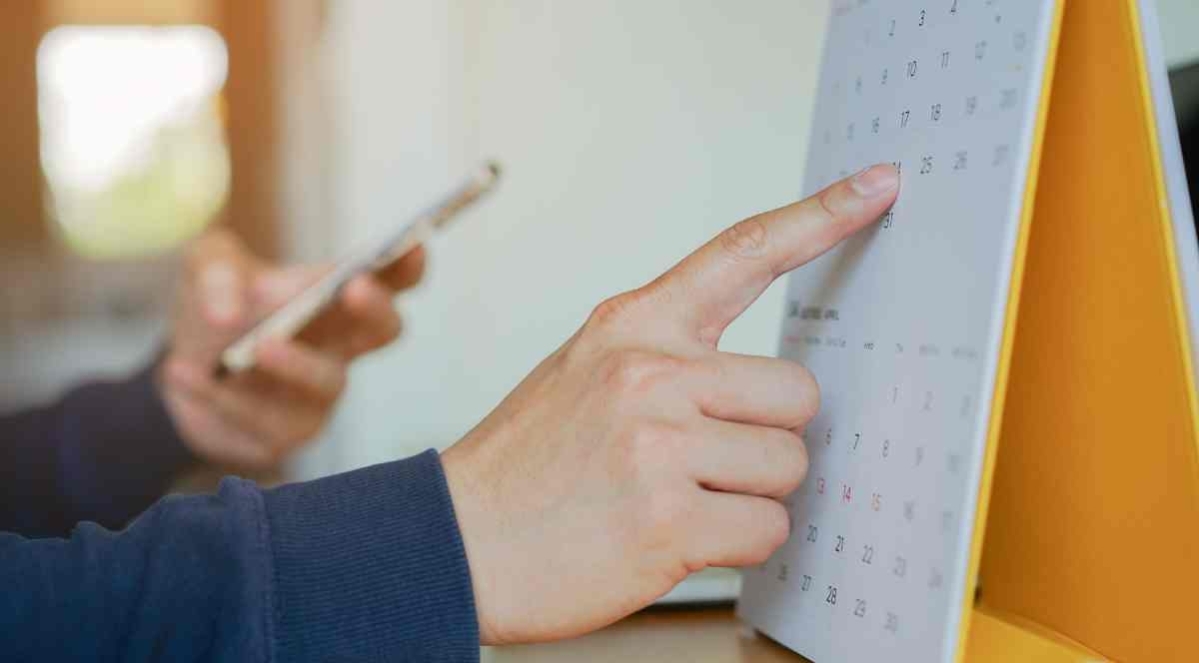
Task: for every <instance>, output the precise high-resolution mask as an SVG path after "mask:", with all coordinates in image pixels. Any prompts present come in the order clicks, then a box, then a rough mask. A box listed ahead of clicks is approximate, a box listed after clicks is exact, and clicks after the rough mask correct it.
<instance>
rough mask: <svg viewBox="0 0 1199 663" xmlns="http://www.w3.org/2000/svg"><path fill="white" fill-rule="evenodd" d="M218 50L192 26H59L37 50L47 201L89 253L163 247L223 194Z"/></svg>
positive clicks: (222, 73) (66, 232)
mask: <svg viewBox="0 0 1199 663" xmlns="http://www.w3.org/2000/svg"><path fill="white" fill-rule="evenodd" d="M227 74H228V51H227V49H226V47H225V42H224V40H223V39H222V38H221V36H220V35H219V34H218V33H217V32H215V31H214V30H212V29H210V28H207V27H202V26H172V27H134V26H130V27H109V26H100V27H92V26H64V27H60V28H56V29H55V30H53V31H51V32H50V33H48V34H47V35H46V36H45V38H44V39H43V40H42V44H41V46H40V48H39V50H38V102H39V115H40V123H41V151H42V168H43V171H44V173H45V177H46V183H47V189H48V191H47V194H48V196H47V197H48V202H49V205H48V208H49V209H50V210H51V217H52V218H53V220H54V222H55V223H56V225H57V227H58V228H59V230H60V231H61V235H62V236H63V238H64V239H65V240H66V241H67V243H68V244H69V245H70V246H71V247H72V248H74V249H75V250H77V251H78V252H80V253H82V254H84V255H86V256H89V257H93V258H124V257H132V256H139V255H147V254H152V253H156V252H160V251H164V250H169V249H170V248H173V247H175V246H177V245H178V244H179V243H180V242H182V241H184V240H185V239H187V238H188V237H191V236H192V235H194V234H196V233H197V232H199V231H200V230H201V229H202V228H203V227H204V226H205V225H207V224H208V223H209V222H210V221H211V220H212V219H213V217H214V216H215V215H216V214H217V213H219V211H220V209H221V207H222V206H223V205H224V203H225V200H226V198H227V196H228V194H229V179H230V165H229V151H228V146H227V144H226V140H225V131H224V125H223V120H222V105H221V90H222V88H223V87H224V85H225V79H226V76H227Z"/></svg>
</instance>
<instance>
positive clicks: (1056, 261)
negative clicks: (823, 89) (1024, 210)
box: [968, 0, 1199, 662]
mask: <svg viewBox="0 0 1199 663" xmlns="http://www.w3.org/2000/svg"><path fill="white" fill-rule="evenodd" d="M1056 69H1057V71H1056V75H1055V76H1054V78H1053V85H1052V93H1051V95H1049V96H1048V98H1047V99H1048V103H1049V109H1048V113H1049V115H1048V121H1047V124H1046V127H1045V137H1044V148H1043V156H1042V161H1041V169H1040V173H1039V176H1038V185H1037V188H1036V197H1035V204H1034V206H1033V218H1032V222H1031V225H1030V227H1029V228H1028V229H1027V232H1028V233H1029V234H1028V240H1027V241H1028V246H1027V254H1026V256H1025V261H1024V277H1023V278H1024V287H1023V288H1022V290H1021V291H1020V296H1019V304H1018V316H1015V315H1011V314H1012V313H1013V312H1014V311H1013V310H1011V309H1009V320H1012V321H1014V323H1013V322H1010V323H1009V324H1014V330H1013V329H1011V328H1009V330H1008V335H1009V336H1012V335H1013V334H1014V336H1013V338H1014V344H1013V345H1012V351H1011V359H1010V371H1009V374H1008V383H1007V389H1006V392H1007V393H1006V403H1004V402H1002V401H1001V400H997V402H996V404H995V405H996V408H995V413H996V414H995V416H996V417H997V418H998V417H999V416H1001V415H1002V427H1001V429H1000V433H999V434H1000V436H1001V441H1000V443H999V444H998V448H997V456H996V458H995V465H994V476H993V480H992V484H991V487H990V491H989V492H990V496H991V502H990V510H989V515H987V516H986V533H985V538H980V539H979V540H977V541H976V546H978V548H979V549H980V550H981V566H980V575H979V578H980V587H979V591H980V599H979V601H980V608H976V610H977V609H981V610H983V611H985V613H986V614H987V615H1010V616H1012V618H1011V619H1009V620H1008V621H1007V623H1008V624H1014V623H1015V621H1019V622H1023V623H1026V624H1035V625H1036V628H1037V629H1039V630H1041V631H1043V632H1052V633H1056V634H1058V636H1056V637H1058V638H1059V639H1060V640H1061V641H1063V642H1069V641H1074V642H1077V643H1080V644H1081V645H1082V647H1083V648H1086V649H1090V650H1094V651H1095V652H1098V654H1100V655H1102V656H1105V657H1109V658H1112V659H1115V660H1120V661H1130V662H1135V661H1154V662H1158V661H1184V660H1186V661H1193V660H1196V654H1195V652H1194V651H1192V650H1190V649H1189V648H1188V646H1189V644H1190V640H1191V639H1193V638H1192V637H1189V636H1192V633H1191V632H1192V631H1193V630H1195V629H1197V628H1199V625H1197V622H1196V619H1197V617H1196V613H1195V611H1194V610H1193V609H1191V608H1190V606H1191V605H1193V602H1194V600H1195V599H1196V598H1197V597H1199V480H1197V478H1199V460H1197V457H1199V448H1197V446H1196V432H1197V431H1199V425H1197V423H1196V421H1197V420H1196V414H1197V412H1196V405H1195V393H1194V385H1193V378H1192V374H1191V371H1190V365H1191V364H1190V362H1191V357H1190V354H1189V353H1190V346H1189V339H1188V332H1187V329H1186V325H1185V311H1184V310H1183V309H1182V306H1183V302H1182V300H1181V297H1182V295H1181V290H1180V287H1179V281H1178V278H1179V277H1178V270H1177V263H1176V262H1175V260H1176V257H1175V255H1174V247H1173V234H1172V231H1171V226H1170V224H1171V219H1170V215H1169V211H1168V210H1169V208H1168V206H1167V205H1166V203H1165V201H1166V189H1165V183H1164V180H1163V178H1162V172H1161V165H1160V163H1161V159H1160V149H1159V145H1158V141H1157V133H1156V127H1155V125H1154V118H1153V114H1152V112H1151V109H1152V99H1151V98H1150V96H1149V89H1150V88H1149V83H1148V79H1147V73H1146V66H1145V62H1144V52H1143V49H1142V44H1141V33H1140V26H1139V16H1138V9H1137V0H1068V1H1067V2H1065V10H1064V15H1063V16H1062V27H1061V37H1060V44H1059V48H1058V58H1057V64H1056ZM1003 387H1004V385H1003V384H1002V383H1001V384H999V385H998V388H997V394H1002V393H1003ZM993 442H994V441H992V445H991V446H992V447H994V446H995V445H994V443H993ZM984 490H985V486H984ZM984 496H985V493H984ZM981 514H982V512H981V511H980V518H981V517H982V515H981ZM980 522H982V521H981V520H980ZM994 619H1001V618H999V617H993V616H988V617H987V618H986V619H985V620H984V621H985V622H986V623H985V624H984V625H983V626H982V627H980V628H972V629H971V632H970V643H969V645H968V658H969V660H971V661H985V660H1002V659H1000V658H996V654H995V652H994V648H996V647H1000V646H1003V643H1004V642H1005V641H1007V642H1009V643H1010V642H1011V641H1013V640H1020V639H1021V638H1024V637H1026V635H1025V636H1019V637H1017V636H1015V635H1013V636H1011V637H1008V638H1004V637H994V636H995V633H996V632H1001V631H1002V630H1003V629H999V631H996V628H995V627H996V625H995V624H994V623H992V620H994ZM979 623H982V622H979V621H978V620H976V626H978V624H979ZM1019 630H1020V631H1021V632H1022V633H1024V634H1028V633H1029V629H1027V628H1023V629H1019ZM1042 639H1043V638H1042ZM1009 646H1010V645H1009ZM1012 651H1017V650H1010V649H1009V650H1008V652H1009V654H1010V653H1011V652H1012ZM1019 651H1032V650H1031V649H1029V650H1019ZM1073 651H1074V654H1073V655H1075V656H1076V658H1064V657H1063V658H1062V659H1061V660H1083V659H1080V658H1077V656H1079V655H1081V654H1080V653H1079V652H1080V651H1081V650H1080V649H1077V648H1076V649H1074V650H1073ZM988 656H990V658H988ZM1007 660H1026V659H1023V658H1020V659H1013V658H1009V659H1007ZM1028 660H1032V659H1028ZM1036 660H1056V659H1050V658H1038V659H1036Z"/></svg>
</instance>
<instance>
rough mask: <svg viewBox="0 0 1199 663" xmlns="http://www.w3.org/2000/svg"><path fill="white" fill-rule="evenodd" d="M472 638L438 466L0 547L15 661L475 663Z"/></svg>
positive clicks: (223, 500)
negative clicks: (121, 527)
mask: <svg viewBox="0 0 1199 663" xmlns="http://www.w3.org/2000/svg"><path fill="white" fill-rule="evenodd" d="M478 638H479V636H478V622H477V618H476V615H475V606H474V597H473V594H472V589H471V582H470V571H469V566H468V565H467V561H466V553H465V549H464V547H463V544H462V539H461V536H460V534H459V531H458V526H457V521H456V519H455V516H454V510H453V502H452V500H451V498H450V494H449V488H448V486H447V484H446V481H445V475H444V473H443V471H442V467H441V463H440V459H439V458H438V456H437V454H436V453H435V452H433V451H429V452H426V453H424V454H422V455H420V456H416V457H414V458H411V459H408V460H404V461H397V462H394V463H388V464H384V465H378V466H375V467H369V468H366V469H362V470H358V471H355V472H350V473H346V474H341V475H336V476H332V477H328V478H325V479H320V480H317V481H313V482H308V483H300V484H294V485H290V486H284V487H282V488H278V489H274V490H268V491H261V490H259V489H258V488H257V487H256V486H255V485H254V484H252V483H249V482H246V481H242V480H239V479H225V480H224V481H223V482H222V483H221V486H220V489H219V491H218V492H217V493H216V494H215V495H212V496H203V497H169V498H166V499H164V500H162V501H161V502H159V503H158V504H157V505H155V506H154V507H153V508H151V509H150V510H148V511H146V512H145V513H144V514H142V515H141V516H139V517H138V518H137V519H136V520H135V521H134V522H133V523H132V524H131V525H130V526H129V527H128V528H127V529H126V530H124V531H122V532H119V533H114V532H111V531H108V530H105V529H102V528H100V527H99V526H96V525H93V524H83V525H80V526H79V527H78V528H77V529H76V530H75V531H74V533H73V534H72V535H71V537H70V538H69V539H39V540H29V539H24V538H21V537H18V536H15V535H9V534H5V535H0V658H3V659H5V660H31V661H32V660H37V661H48V660H54V661H58V660H88V661H91V660H125V661H143V660H171V661H280V662H282V661H288V662H291V661H295V662H298V663H305V662H307V661H341V660H345V661H422V662H425V661H431V662H438V661H477V660H478V656H479V642H478ZM6 650H7V651H6Z"/></svg>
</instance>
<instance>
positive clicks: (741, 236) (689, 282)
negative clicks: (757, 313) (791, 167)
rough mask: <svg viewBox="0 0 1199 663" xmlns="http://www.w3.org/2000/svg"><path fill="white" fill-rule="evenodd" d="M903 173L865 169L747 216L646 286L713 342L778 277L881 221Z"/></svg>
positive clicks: (696, 332) (883, 167)
mask: <svg viewBox="0 0 1199 663" xmlns="http://www.w3.org/2000/svg"><path fill="white" fill-rule="evenodd" d="M898 190H899V173H898V172H897V171H896V170H895V168H894V167H893V166H891V165H877V166H872V167H870V168H867V169H866V170H863V171H862V172H860V173H858V174H857V175H855V176H853V177H852V178H850V179H845V180H841V181H840V182H837V183H836V184H833V185H832V186H830V187H828V188H827V189H825V190H823V191H821V192H820V193H818V194H816V195H815V196H813V197H811V198H808V199H807V200H804V201H801V202H798V203H795V204H793V205H788V206H787V207H783V208H780V209H777V210H774V211H772V212H766V213H765V214H760V215H758V216H755V217H752V218H749V219H746V220H745V221H742V222H740V223H738V224H737V225H735V226H733V227H731V228H729V229H728V230H725V231H724V232H722V233H721V234H720V235H719V236H717V237H716V238H715V239H713V240H712V241H710V242H708V243H707V244H705V245H704V246H702V247H700V248H699V250H697V251H696V252H695V253H692V254H691V255H689V256H687V257H686V258H684V259H683V260H682V262H680V263H679V264H678V265H676V266H675V267H674V268H672V269H671V270H670V271H668V272H666V273H665V274H663V275H662V276H660V277H658V279H657V280H656V281H654V282H653V283H651V284H650V285H649V286H648V288H649V289H651V290H653V289H658V290H659V291H660V292H661V294H662V295H664V296H662V297H660V298H657V301H661V302H666V303H667V306H675V307H678V310H677V311H676V312H675V313H676V319H677V320H680V321H681V322H682V323H683V324H684V325H685V327H686V332H687V333H688V334H690V335H692V336H694V337H696V338H698V339H700V340H702V341H704V342H707V343H712V344H713V345H714V344H715V343H716V342H717V341H718V340H719V338H720V335H721V334H722V333H723V332H724V330H725V328H726V327H728V325H729V324H730V323H731V322H732V321H733V320H735V319H736V318H737V316H739V315H741V314H742V313H743V312H744V311H745V309H747V308H749V305H750V304H752V303H753V302H754V301H755V300H756V299H757V298H758V297H759V296H760V295H761V294H762V293H763V292H764V291H765V290H766V288H767V287H769V286H770V284H771V283H773V282H774V280H775V279H776V278H778V277H779V276H781V275H783V274H786V273H787V272H789V271H791V270H793V269H795V268H796V267H799V266H800V265H803V264H805V263H807V262H810V261H811V260H813V259H815V258H817V257H818V256H820V255H821V254H823V253H824V252H826V251H828V250H829V249H831V248H833V247H834V246H836V245H837V244H838V243H839V242H841V240H843V239H845V238H846V237H848V236H849V235H852V234H853V233H855V232H857V231H858V230H860V229H862V228H863V227H865V226H866V225H868V224H870V223H872V222H874V221H877V220H878V219H879V217H881V216H882V215H883V213H885V212H886V211H887V208H889V207H890V206H891V205H892V204H894V202H895V197H896V195H897V194H898Z"/></svg>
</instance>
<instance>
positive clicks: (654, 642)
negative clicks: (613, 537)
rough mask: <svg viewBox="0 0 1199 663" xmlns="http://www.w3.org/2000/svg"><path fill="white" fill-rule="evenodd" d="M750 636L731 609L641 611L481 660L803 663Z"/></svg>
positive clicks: (486, 662) (526, 662)
mask: <svg viewBox="0 0 1199 663" xmlns="http://www.w3.org/2000/svg"><path fill="white" fill-rule="evenodd" d="M804 660H805V659H803V658H802V657H800V656H798V655H796V654H793V653H791V652H790V651H788V650H786V649H784V648H783V647H781V646H779V645H778V644H775V643H774V642H772V641H771V640H769V639H767V638H764V637H762V636H759V635H756V634H755V633H754V632H753V630H752V629H750V628H749V627H747V626H745V625H744V624H742V623H741V622H739V621H738V620H737V618H736V617H735V616H734V615H733V611H732V609H731V608H710V609H696V610H681V609H679V610H661V611H647V612H643V613H640V614H637V615H634V616H632V617H629V618H628V619H625V620H624V621H622V622H619V623H617V624H614V625H612V626H610V627H608V628H606V629H603V630H601V631H598V632H596V633H592V634H591V635H588V636H585V637H582V638H579V639H577V640H569V641H566V642H556V643H552V644H546V645H531V646H521V647H498V648H493V649H490V650H487V651H485V652H484V654H483V661H484V663H551V662H553V663H558V662H559V661H577V662H579V663H601V662H606V661H620V662H621V663H643V662H644V663H648V662H650V661H653V662H655V663H656V662H658V661H689V662H691V661H693V662H694V663H804Z"/></svg>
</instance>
